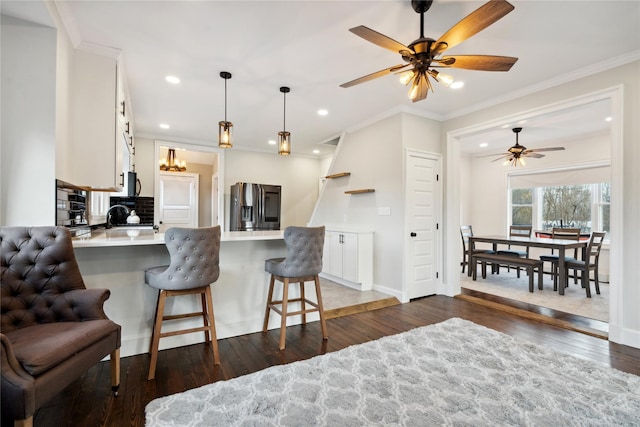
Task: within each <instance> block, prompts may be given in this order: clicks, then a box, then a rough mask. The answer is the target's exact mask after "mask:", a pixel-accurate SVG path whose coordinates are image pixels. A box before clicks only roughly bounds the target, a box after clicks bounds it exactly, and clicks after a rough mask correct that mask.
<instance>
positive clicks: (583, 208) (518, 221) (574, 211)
mask: <svg viewBox="0 0 640 427" xmlns="http://www.w3.org/2000/svg"><path fill="white" fill-rule="evenodd" d="M610 216H611V184H610V183H608V182H605V183H600V184H581V185H559V186H550V187H535V188H517V189H512V190H511V224H512V225H532V226H533V227H534V228H536V229H543V230H550V229H552V228H554V227H572V228H573V227H575V228H580V229H581V230H582V232H584V233H590V232H591V231H592V230H596V231H605V232H609V231H610V229H611V228H610Z"/></svg>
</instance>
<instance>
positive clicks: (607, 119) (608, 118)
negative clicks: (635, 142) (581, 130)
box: [604, 116, 613, 122]
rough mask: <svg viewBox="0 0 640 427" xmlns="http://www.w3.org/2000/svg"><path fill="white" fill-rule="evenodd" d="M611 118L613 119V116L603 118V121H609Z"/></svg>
mask: <svg viewBox="0 0 640 427" xmlns="http://www.w3.org/2000/svg"><path fill="white" fill-rule="evenodd" d="M611 120H613V117H611V116H609V117H607V118H606V119H604V121H605V122H610V121H611Z"/></svg>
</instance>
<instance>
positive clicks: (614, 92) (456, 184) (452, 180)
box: [445, 87, 624, 322]
mask: <svg viewBox="0 0 640 427" xmlns="http://www.w3.org/2000/svg"><path fill="white" fill-rule="evenodd" d="M602 100H607V101H608V102H609V105H610V111H609V112H610V115H611V116H613V117H621V111H622V88H621V87H614V88H611V89H607V90H602V91H599V92H595V93H592V94H588V95H585V96H581V97H577V98H573V99H570V100H567V101H563V102H559V103H556V104H552V105H548V106H545V107H541V108H537V109H534V110H530V111H525V112H521V113H518V114H514V115H511V116H506V117H502V118H499V119H496V120H494V121H491V122H486V123H482V124H478V125H474V126H470V127H466V128H462V129H458V130H455V131H451V132H449V133H448V134H447V172H446V177H447V183H448V194H449V195H450V197H448V198H447V207H446V210H447V211H448V212H452V213H453V212H456V213H458V215H451V216H450V217H455V218H451V220H450V223H449V224H448V225H447V229H446V234H447V236H448V239H447V240H448V241H449V242H451V244H449V245H448V246H447V248H446V251H447V259H448V260H449V262H448V263H447V265H446V272H445V273H446V275H447V283H448V285H447V291H448V292H450V295H451V296H454V295H460V294H461V288H462V286H461V283H462V280H461V279H462V276H461V274H460V254H461V251H462V249H461V245H462V242H461V238H460V225H462V224H463V223H465V224H466V223H467V222H469V221H471V220H470V219H469V217H466V218H463V197H473V196H469V194H468V193H467V189H466V188H463V183H462V180H461V178H460V174H461V172H463V171H462V168H463V165H465V163H464V160H463V157H462V152H463V150H462V148H463V147H462V144H463V143H464V140H465V137H466V136H468V135H473V134H478V133H481V132H489V131H491V130H493V129H500V128H502V129H505V128H508V127H510V126H513V124H514V123H519V122H525V121H528V120H533V119H535V118H537V117H541V116H550V117H551V116H553V114H560V113H563V112H566V111H568V110H570V109H576V108H580V107H583V106H585V105H588V104H590V103H594V102H598V101H602ZM603 120H604V118H603ZM507 130H508V129H507ZM609 137H610V142H611V144H610V158H611V169H612V170H613V171H619V170H621V168H620V166H621V165H622V158H621V152H622V150H621V147H622V123H621V120H613V121H612V122H611V125H610V130H609ZM494 165H495V166H494V167H495V168H500V167H501V166H500V164H497V165H496V164H494ZM503 174H504V177H503V178H502V179H503V180H504V182H502V184H504V185H505V189H506V182H507V178H506V173H504V172H503ZM502 184H501V185H502ZM498 187H500V185H498ZM621 189H622V175H621V174H615V173H614V174H612V176H611V193H612V197H611V215H612V216H611V218H612V220H611V232H610V236H611V240H610V251H611V253H620V252H621V251H622V247H621V244H620V240H619V239H618V238H617V236H620V232H621V230H620V226H621V221H615V219H616V218H619V215H620V213H621V212H622V201H621V199H620V197H616V195H617V194H619V193H620V192H621ZM496 191H499V190H496ZM502 203H503V205H504V211H503V212H504V215H500V216H501V217H503V218H500V219H497V220H496V221H498V222H499V223H498V225H497V226H495V227H497V229H495V228H494V229H492V230H488V231H487V232H484V233H483V232H479V231H478V228H477V227H476V224H473V226H474V232H475V233H476V234H506V232H507V230H508V220H507V214H508V208H507V203H506V195H505V197H504V201H502ZM471 218H473V216H471ZM483 231H484V230H483ZM619 259H620V257H616V256H611V257H609V272H610V274H609V283H610V286H609V289H610V291H611V292H610V294H611V295H610V298H609V301H608V312H609V313H616V312H617V310H619V307H618V305H619V304H620V302H619V301H618V298H617V295H618V294H619V292H620V288H619V287H620V286H624V284H623V283H620V281H619V279H618V275H619V272H620V271H621V266H620V265H619ZM578 287H580V285H578ZM582 291H583V290H582ZM584 298H586V296H585V297H584ZM543 309H544V307H541V308H540V309H539V310H541V311H542V310H543ZM609 316H610V314H609ZM608 321H609V319H607V322H608Z"/></svg>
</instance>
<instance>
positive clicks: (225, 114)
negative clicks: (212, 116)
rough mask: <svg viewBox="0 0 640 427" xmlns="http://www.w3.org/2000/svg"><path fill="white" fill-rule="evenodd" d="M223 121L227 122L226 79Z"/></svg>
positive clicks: (225, 84) (225, 81)
mask: <svg viewBox="0 0 640 427" xmlns="http://www.w3.org/2000/svg"><path fill="white" fill-rule="evenodd" d="M224 121H225V122H226V121H227V79H224Z"/></svg>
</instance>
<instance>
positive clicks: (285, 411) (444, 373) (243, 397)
mask: <svg viewBox="0 0 640 427" xmlns="http://www.w3.org/2000/svg"><path fill="white" fill-rule="evenodd" d="M146 421H147V425H148V426H152V427H159V426H378V425H400V426H454V425H455V426H496V425H510V426H514V425H518V426H519V425H525V426H534V425H535V426H605V425H606V426H611V425H617V426H638V425H640V377H638V376H635V375H632V374H627V373H624V372H620V371H617V370H614V369H611V368H607V367H604V366H601V365H598V364H595V363H593V362H588V361H584V360H580V359H577V358H574V357H572V356H566V355H562V354H560V353H556V352H554V351H552V350H550V349H547V348H545V347H541V346H538V345H534V344H530V343H527V342H524V341H521V340H517V339H514V338H512V337H510V336H508V335H505V334H502V333H500V332H496V331H494V330H492V329H488V328H485V327H483V326H479V325H476V324H474V323H471V322H468V321H466V320H462V319H458V318H454V319H449V320H447V321H445V322H442V323H439V324H435V325H430V326H425V327H421V328H417V329H413V330H411V331H409V332H405V333H401V334H398V335H393V336H389V337H385V338H381V339H379V340H376V341H371V342H368V343H364V344H359V345H355V346H352V347H348V348H345V349H343V350H340V351H337V352H334V353H328V354H325V355H322V356H317V357H314V358H312V359H309V360H304V361H300V362H295V363H292V364H289V365H282V366H273V367H271V368H268V369H265V370H263V371H258V372H255V373H253V374H249V375H245V376H242V377H238V378H235V379H232V380H228V381H220V382H216V383H213V384H209V385H206V386H204V387H200V388H197V389H193V390H189V391H186V392H184V393H179V394H175V395H172V396H168V397H164V398H159V399H156V400H154V401H152V402H150V403H149V404H148V405H147V407H146Z"/></svg>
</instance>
